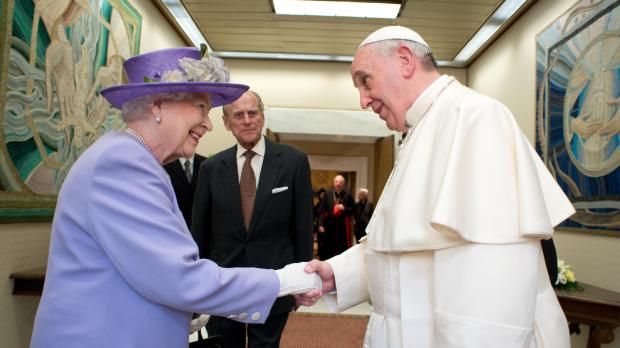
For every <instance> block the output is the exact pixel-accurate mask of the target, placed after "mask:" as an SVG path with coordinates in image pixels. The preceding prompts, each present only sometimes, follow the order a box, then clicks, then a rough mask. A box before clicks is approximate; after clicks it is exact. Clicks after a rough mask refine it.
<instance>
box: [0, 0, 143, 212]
mask: <svg viewBox="0 0 620 348" xmlns="http://www.w3.org/2000/svg"><path fill="white" fill-rule="evenodd" d="M0 6H1V7H0V32H1V33H3V34H4V35H3V37H2V38H1V40H0V76H1V77H2V78H1V81H2V82H1V83H0V110H2V122H0V222H1V223H11V222H25V221H49V220H51V218H52V216H53V212H54V207H55V205H56V198H57V195H58V192H59V189H60V186H61V184H62V182H63V180H64V178H65V176H66V175H67V173H68V171H69V169H70V168H71V166H72V164H73V163H74V162H75V160H76V159H77V158H78V157H79V155H80V154H81V153H82V152H83V151H84V150H85V149H86V148H87V147H88V146H89V145H90V144H92V143H93V142H94V141H95V140H96V139H97V138H98V137H99V136H101V135H102V134H104V133H105V132H107V131H110V130H113V129H119V128H122V127H124V124H123V121H122V119H121V117H120V115H119V113H118V111H115V110H113V109H111V107H110V105H109V104H108V103H107V101H105V100H104V99H103V98H102V97H101V96H99V94H98V91H99V89H101V88H103V87H106V86H109V85H113V84H118V83H120V82H121V80H122V78H123V70H122V63H123V61H124V60H125V59H127V58H128V57H131V56H134V55H136V54H138V53H139V46H140V33H141V23H142V17H141V15H140V14H139V13H138V12H137V11H136V9H135V8H134V7H133V6H131V4H130V3H129V1H128V0H7V1H3V2H2V4H1V5H0ZM85 194H88V193H87V192H85Z"/></svg>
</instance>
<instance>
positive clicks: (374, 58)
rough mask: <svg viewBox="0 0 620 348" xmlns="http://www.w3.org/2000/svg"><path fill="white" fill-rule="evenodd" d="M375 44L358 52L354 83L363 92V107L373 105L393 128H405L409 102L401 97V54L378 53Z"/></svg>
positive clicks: (361, 96) (355, 62)
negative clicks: (407, 103)
mask: <svg viewBox="0 0 620 348" xmlns="http://www.w3.org/2000/svg"><path fill="white" fill-rule="evenodd" d="M372 45H373V44H370V45H366V46H362V47H360V48H359V49H358V51H357V53H356V54H355V58H354V59H353V63H352V64H351V77H352V78H353V85H354V86H355V88H357V90H358V91H359V93H360V105H361V107H362V108H363V109H367V108H369V107H370V108H372V111H374V112H375V113H376V114H378V115H379V117H380V118H381V119H382V120H384V121H385V123H386V125H387V127H388V128H389V129H391V130H395V131H402V130H403V129H404V128H405V114H406V112H407V109H408V105H406V102H405V100H406V99H405V98H401V93H402V92H403V91H402V88H400V86H401V83H402V81H403V77H402V75H401V73H400V70H399V65H400V62H399V58H398V55H397V54H396V53H395V52H394V53H392V54H391V55H389V56H385V55H383V54H382V53H378V52H375V50H374V49H372Z"/></svg>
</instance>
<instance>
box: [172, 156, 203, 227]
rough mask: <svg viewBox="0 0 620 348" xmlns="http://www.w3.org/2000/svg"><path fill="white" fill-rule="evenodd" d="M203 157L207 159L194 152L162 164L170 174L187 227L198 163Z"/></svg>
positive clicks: (189, 223)
mask: <svg viewBox="0 0 620 348" xmlns="http://www.w3.org/2000/svg"><path fill="white" fill-rule="evenodd" d="M205 159H207V158H206V157H205V156H202V155H200V154H197V153H194V154H192V155H191V156H190V157H188V158H185V157H181V158H179V159H178V160H175V161H172V162H170V163H168V164H166V165H164V168H165V169H166V172H167V173H168V175H170V181H171V182H172V188H173V189H174V194H175V195H176V197H177V203H178V204H179V208H180V209H181V213H182V214H183V218H185V222H186V223H187V228H191V226H192V204H193V203H194V193H195V192H196V182H197V179H198V172H199V170H200V165H201V164H202V162H203V161H204V160H205Z"/></svg>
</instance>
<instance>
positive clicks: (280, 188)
mask: <svg viewBox="0 0 620 348" xmlns="http://www.w3.org/2000/svg"><path fill="white" fill-rule="evenodd" d="M286 190H288V186H282V187H276V188H274V189H273V190H271V193H272V194H275V193H280V192H282V191H286Z"/></svg>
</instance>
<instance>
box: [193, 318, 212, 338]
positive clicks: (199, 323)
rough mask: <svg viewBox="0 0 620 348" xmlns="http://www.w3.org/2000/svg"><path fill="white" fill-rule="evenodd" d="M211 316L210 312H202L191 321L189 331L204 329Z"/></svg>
mask: <svg viewBox="0 0 620 348" xmlns="http://www.w3.org/2000/svg"><path fill="white" fill-rule="evenodd" d="M210 317H211V316H210V315H208V314H201V315H200V316H199V317H198V318H196V319H192V321H191V322H190V323H189V333H190V334H193V333H194V332H196V331H198V330H200V329H202V328H203V327H204V326H205V325H207V322H208V321H209V318H210Z"/></svg>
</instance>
